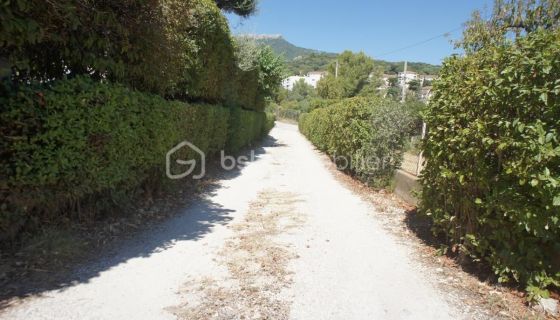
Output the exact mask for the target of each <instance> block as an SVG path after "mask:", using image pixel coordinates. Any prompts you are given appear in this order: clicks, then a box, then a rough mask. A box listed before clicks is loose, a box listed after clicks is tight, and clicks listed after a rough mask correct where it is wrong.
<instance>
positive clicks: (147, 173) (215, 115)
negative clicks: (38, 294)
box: [0, 78, 269, 239]
mask: <svg viewBox="0 0 560 320" xmlns="http://www.w3.org/2000/svg"><path fill="white" fill-rule="evenodd" d="M0 90H1V93H2V94H1V96H0V106H1V109H0V132H1V133H2V135H3V137H2V139H1V140H0V150H1V151H0V167H1V168H2V170H1V172H0V202H1V203H2V205H1V207H0V238H2V239H6V238H13V237H14V236H16V235H17V233H18V232H20V231H21V229H22V228H24V227H26V226H30V227H32V226H36V225H39V224H42V223H49V222H59V221H64V220H74V219H79V218H81V217H82V216H83V215H88V213H86V212H85V211H86V209H87V210H89V211H91V212H90V213H89V214H91V215H94V214H97V213H99V212H103V211H104V209H105V208H104V207H105V206H106V204H107V203H118V202H120V201H121V200H124V199H127V198H130V197H131V196H132V195H133V194H134V193H136V192H138V191H139V188H140V187H141V186H144V187H146V188H149V187H152V186H154V185H157V184H158V183H159V182H160V181H162V179H163V177H164V172H165V155H166V153H167V151H168V150H169V149H170V148H172V147H173V146H175V145H176V144H177V143H179V142H181V141H184V140H188V141H190V142H192V143H194V144H195V145H196V146H198V147H199V148H201V149H202V150H203V151H204V152H206V153H207V154H209V155H212V154H214V153H217V152H218V151H219V150H222V149H224V148H226V149H230V150H238V149H239V148H241V147H243V146H244V145H247V144H248V143H250V142H252V141H254V140H255V139H257V138H259V137H260V136H262V135H263V134H264V133H265V132H267V130H268V129H269V124H267V123H266V115H265V114H264V113H263V112H254V111H247V110H241V109H238V108H233V109H230V108H225V107H221V106H218V105H208V104H187V103H184V102H178V101H167V100H165V99H163V98H161V97H159V96H157V95H150V94H145V93H140V92H138V91H133V90H130V89H128V88H126V87H125V86H122V85H117V84H109V83H98V82H95V81H92V80H90V79H88V78H75V79H72V80H61V81H56V82H54V83H51V84H50V85H48V86H47V85H39V86H36V87H29V86H21V87H19V88H15V87H12V86H11V85H9V84H6V83H4V84H3V85H2V87H0ZM230 114H231V116H230ZM228 142H229V143H230V145H229V146H227V145H226V144H227V143H228ZM192 156H193V155H192V154H183V155H181V157H182V158H183V159H184V158H189V157H192Z"/></svg>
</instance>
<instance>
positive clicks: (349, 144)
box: [299, 97, 412, 187]
mask: <svg viewBox="0 0 560 320" xmlns="http://www.w3.org/2000/svg"><path fill="white" fill-rule="evenodd" d="M411 124H412V118H411V116H410V114H409V112H408V110H407V109H406V108H405V107H404V106H403V105H401V104H398V103H396V102H393V101H390V100H385V99H381V98H375V97H371V98H367V99H366V98H361V97H360V98H352V99H347V100H343V101H342V102H339V103H337V104H334V105H331V106H329V107H324V108H319V109H316V110H314V111H312V112H310V113H308V114H303V115H302V116H300V121H299V127H300V131H301V132H302V133H303V134H304V135H305V136H306V137H307V138H308V139H309V140H310V141H311V142H312V143H313V144H314V145H315V146H316V147H317V148H318V149H319V150H321V151H324V152H326V153H327V154H328V155H330V156H332V157H333V158H334V160H335V161H337V162H338V165H339V167H342V168H346V169H347V171H348V172H351V173H353V174H356V176H357V177H358V178H360V179H362V180H363V181H366V182H368V183H369V184H371V185H373V186H377V187H383V186H386V185H388V183H389V181H390V179H391V178H392V176H393V173H394V170H395V169H396V168H398V167H399V165H400V163H401V161H402V148H403V146H404V144H405V141H406V138H407V137H408V132H409V129H410V126H411Z"/></svg>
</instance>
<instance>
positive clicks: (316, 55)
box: [238, 34, 441, 74]
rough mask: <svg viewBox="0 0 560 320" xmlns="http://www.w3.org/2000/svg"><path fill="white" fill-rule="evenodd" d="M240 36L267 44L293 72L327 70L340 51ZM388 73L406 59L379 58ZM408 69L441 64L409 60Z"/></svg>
mask: <svg viewBox="0 0 560 320" xmlns="http://www.w3.org/2000/svg"><path fill="white" fill-rule="evenodd" d="M238 36H239V37H249V38H251V39H254V40H255V42H256V43H257V44H260V45H267V46H269V47H271V48H272V50H273V51H274V52H275V53H276V54H278V55H282V56H284V58H285V59H286V66H287V69H288V70H287V71H288V72H289V73H291V74H306V73H308V72H310V71H325V70H326V68H327V66H328V65H329V64H330V63H331V62H332V61H334V60H335V59H336V57H337V56H338V53H333V52H325V51H321V50H316V49H308V48H303V47H299V46H296V45H294V44H292V43H291V42H289V41H288V40H286V39H285V38H284V37H283V36H282V35H280V34H243V35H238ZM374 61H375V63H376V64H378V65H381V66H382V68H383V71H384V72H385V73H387V74H396V73H398V72H402V71H403V69H404V67H403V64H404V61H386V60H377V59H375V58H374ZM408 68H409V69H408V70H410V71H415V72H418V73H421V74H438V73H439V70H440V69H441V66H439V65H433V64H430V63H425V62H408Z"/></svg>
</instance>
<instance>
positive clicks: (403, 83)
mask: <svg viewBox="0 0 560 320" xmlns="http://www.w3.org/2000/svg"><path fill="white" fill-rule="evenodd" d="M407 66H408V63H407V61H405V62H404V73H403V82H402V97H401V102H402V103H405V102H406V68H407Z"/></svg>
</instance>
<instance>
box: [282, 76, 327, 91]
mask: <svg viewBox="0 0 560 320" xmlns="http://www.w3.org/2000/svg"><path fill="white" fill-rule="evenodd" d="M326 74H327V73H326V72H324V71H312V72H309V73H308V74H307V75H305V76H303V77H301V76H291V77H288V78H286V79H284V80H283V81H282V87H284V88H285V89H288V90H290V91H292V90H293V89H294V84H296V82H298V81H300V80H302V79H303V81H305V83H306V84H308V85H310V86H312V87H313V88H317V83H318V82H319V80H321V79H322V78H323V77H324V76H325V75H326Z"/></svg>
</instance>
